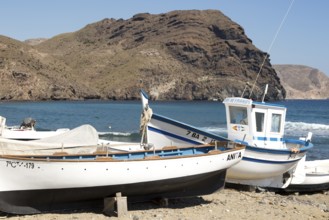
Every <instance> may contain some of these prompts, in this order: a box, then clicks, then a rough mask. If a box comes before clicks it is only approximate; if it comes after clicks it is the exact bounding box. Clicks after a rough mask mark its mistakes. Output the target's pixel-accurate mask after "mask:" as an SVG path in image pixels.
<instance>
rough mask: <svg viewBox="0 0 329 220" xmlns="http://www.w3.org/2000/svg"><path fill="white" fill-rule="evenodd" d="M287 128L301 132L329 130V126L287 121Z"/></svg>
mask: <svg viewBox="0 0 329 220" xmlns="http://www.w3.org/2000/svg"><path fill="white" fill-rule="evenodd" d="M285 128H286V129H299V130H329V125H325V124H316V123H305V122H290V121H287V122H286V126H285Z"/></svg>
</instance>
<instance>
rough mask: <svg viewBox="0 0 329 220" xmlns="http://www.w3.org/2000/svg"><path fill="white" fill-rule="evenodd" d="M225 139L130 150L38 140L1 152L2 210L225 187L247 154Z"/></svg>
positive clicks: (205, 191) (30, 210)
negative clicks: (10, 152)
mask: <svg viewBox="0 0 329 220" xmlns="http://www.w3.org/2000/svg"><path fill="white" fill-rule="evenodd" d="M17 142H19V141H15V144H17ZM20 142H21V144H20V147H21V149H29V148H30V147H31V146H30V144H31V141H30V142H27V141H20ZM1 143H2V142H1V141H0V144H1ZM10 143H11V142H7V143H6V144H7V147H8V148H10V146H9V145H10ZM227 144H228V143H227V142H223V143H221V144H216V146H215V145H203V146H190V147H167V148H163V149H158V150H153V149H152V150H134V151H128V152H123V151H121V152H117V151H112V148H111V147H107V146H102V148H100V146H98V145H95V146H88V148H86V146H80V147H79V146H77V147H74V148H75V150H74V152H73V153H72V146H68V145H67V144H64V147H63V148H62V149H57V150H56V151H55V152H52V151H50V150H48V149H47V148H48V146H46V147H44V148H41V147H40V146H39V147H40V149H39V150H38V151H39V153H37V154H36V153H34V152H33V153H31V152H29V151H22V152H21V153H20V154H16V155H8V154H7V153H8V151H6V152H5V153H1V154H0V173H1V176H2V178H1V179H0V211H2V212H7V213H15V214H33V213H40V212H45V211H56V210H61V209H68V208H70V207H73V206H76V205H81V204H89V203H92V204H94V203H99V202H100V203H102V202H103V199H104V198H106V197H113V196H115V194H116V193H118V192H121V193H122V195H123V196H127V197H128V199H131V200H135V201H139V200H140V201H145V200H149V199H157V198H177V197H186V196H188V197H190V196H199V195H205V194H210V193H213V192H215V191H217V190H219V189H221V188H223V187H224V184H225V177H226V171H227V169H228V168H229V167H231V166H233V165H235V164H236V163H238V162H239V161H240V160H241V159H242V157H243V155H244V152H245V147H244V146H241V145H237V144H235V145H232V146H233V147H231V146H228V145H227ZM24 145H25V146H26V147H25V148H24ZM65 146H68V147H65ZM78 148H81V150H79V149H78ZM53 150H55V149H53ZM86 150H88V152H87V151H86ZM41 151H42V152H44V151H46V154H45V153H42V152H41ZM81 151H83V152H84V153H77V152H81ZM40 152H41V153H40Z"/></svg>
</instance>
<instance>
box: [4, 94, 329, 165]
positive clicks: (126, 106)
mask: <svg viewBox="0 0 329 220" xmlns="http://www.w3.org/2000/svg"><path fill="white" fill-rule="evenodd" d="M275 103H276V104H281V105H285V106H286V107H287V116H286V125H285V134H286V136H287V137H289V138H299V137H302V136H304V137H305V136H306V135H307V133H308V132H312V133H313V136H312V143H313V144H314V148H313V149H312V150H311V151H310V152H309V153H308V154H307V155H308V156H307V160H314V159H329V100H287V101H282V102H275ZM150 107H151V108H152V109H153V112H155V113H157V114H160V115H163V116H166V117H169V118H172V119H175V120H178V121H181V122H184V123H187V124H190V125H193V126H195V127H198V128H201V129H204V130H206V131H210V132H213V133H216V134H219V135H222V136H226V116H225V108H224V105H223V104H222V103H221V102H214V101H170V102H169V101H162V102H160V101H150ZM141 111H142V106H141V102H140V101H53V102H2V103H0V115H1V116H3V117H6V118H7V125H8V126H11V125H19V124H20V123H21V122H22V121H23V119H24V118H27V117H32V118H34V119H35V120H36V121H37V123H36V129H37V130H56V129H58V128H70V129H73V128H75V127H78V126H80V125H82V124H90V125H92V126H94V127H95V128H96V129H97V131H98V132H99V133H100V136H101V137H102V138H104V139H109V140H116V141H133V142H138V141H139V140H140V135H139V125H140V115H141Z"/></svg>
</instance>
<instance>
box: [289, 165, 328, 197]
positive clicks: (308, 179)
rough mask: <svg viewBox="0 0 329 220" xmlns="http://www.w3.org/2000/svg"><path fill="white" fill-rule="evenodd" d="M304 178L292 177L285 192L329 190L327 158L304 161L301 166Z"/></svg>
mask: <svg viewBox="0 0 329 220" xmlns="http://www.w3.org/2000/svg"><path fill="white" fill-rule="evenodd" d="M301 172H302V175H304V178H303V179H302V180H301V181H300V180H299V179H300V178H298V176H296V177H294V178H293V179H292V181H291V183H290V185H289V186H288V187H287V188H286V189H284V190H285V191H286V192H316V191H325V190H329V159H325V160H313V161H305V162H304V163H303V167H302V170H301Z"/></svg>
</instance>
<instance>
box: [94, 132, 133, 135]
mask: <svg viewBox="0 0 329 220" xmlns="http://www.w3.org/2000/svg"><path fill="white" fill-rule="evenodd" d="M98 134H99V135H113V136H130V135H131V133H129V132H98Z"/></svg>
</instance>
